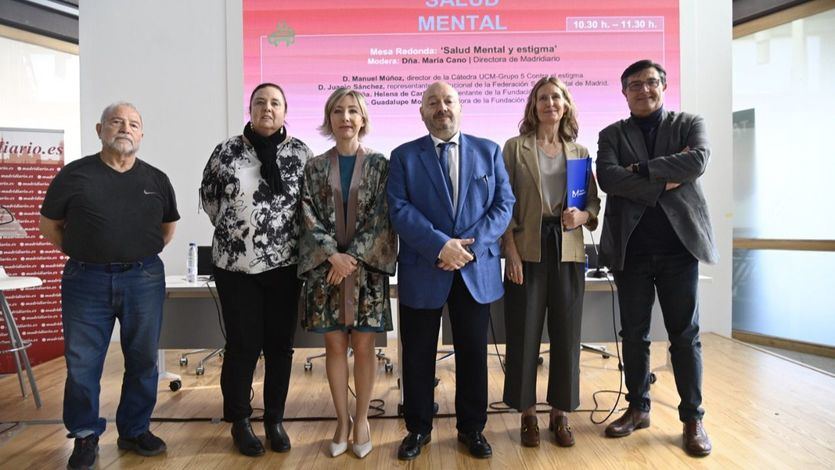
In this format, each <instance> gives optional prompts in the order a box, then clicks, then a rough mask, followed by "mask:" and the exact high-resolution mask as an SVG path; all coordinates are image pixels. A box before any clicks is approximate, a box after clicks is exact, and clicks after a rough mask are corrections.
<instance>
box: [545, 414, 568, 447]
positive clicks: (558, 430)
mask: <svg viewBox="0 0 835 470" xmlns="http://www.w3.org/2000/svg"><path fill="white" fill-rule="evenodd" d="M548 429H550V430H551V431H554V439H555V440H556V441H557V445H559V446H560V447H571V446H573V445H574V434H573V433H572V432H571V426H569V425H568V416H565V415H557V416H553V417H552V419H551V424H550V425H549V426H548Z"/></svg>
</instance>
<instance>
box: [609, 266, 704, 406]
mask: <svg viewBox="0 0 835 470" xmlns="http://www.w3.org/2000/svg"><path fill="white" fill-rule="evenodd" d="M614 277H615V284H617V287H618V304H619V306H620V323H621V331H620V336H621V338H623V369H624V376H625V382H626V388H627V390H628V392H629V393H627V395H626V400H627V401H628V402H629V406H630V407H632V408H637V409H640V410H641V411H649V409H650V398H649V346H650V341H649V330H650V319H651V317H652V305H653V304H654V303H655V292H656V291H657V292H658V303H659V304H660V305H661V312H662V314H663V317H664V326H665V327H666V329H667V335H668V337H669V339H670V358H671V361H672V364H673V375H674V377H675V382H676V389H677V390H678V395H679V397H680V398H681V402H680V404H679V406H678V414H679V419H680V420H682V421H688V420H691V419H701V418H702V416H703V415H704V410H703V409H702V408H701V404H702V343H701V340H700V339H699V302H698V283H699V262H698V261H697V260H696V259H695V258H693V256H691V255H690V253H686V252H685V253H682V254H677V255H654V256H650V255H647V256H638V255H636V256H628V257H627V258H626V262H625V263H624V266H623V270H622V271H614Z"/></svg>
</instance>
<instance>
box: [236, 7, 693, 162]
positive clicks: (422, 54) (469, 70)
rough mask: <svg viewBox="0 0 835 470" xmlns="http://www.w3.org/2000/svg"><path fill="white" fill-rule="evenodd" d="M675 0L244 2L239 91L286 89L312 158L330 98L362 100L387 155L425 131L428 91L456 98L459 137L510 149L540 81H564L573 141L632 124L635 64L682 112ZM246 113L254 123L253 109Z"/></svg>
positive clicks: (293, 124) (293, 127)
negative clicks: (658, 77) (658, 79)
mask: <svg viewBox="0 0 835 470" xmlns="http://www.w3.org/2000/svg"><path fill="white" fill-rule="evenodd" d="M678 3H679V0H645V1H643V2H640V3H634V2H629V4H628V5H627V2H623V1H619V0H596V1H588V0H585V1H565V0H562V1H550V0H548V1H546V0H376V1H373V0H364V1H351V2H333V1H323V0H305V1H296V2H274V1H270V0H244V1H243V8H244V11H243V22H244V24H243V35H244V37H243V41H244V43H243V44H244V96H243V97H242V98H243V106H244V108H245V109H246V107H247V104H248V100H249V93H250V92H251V90H252V89H253V87H254V86H255V85H257V84H258V83H261V82H264V81H270V82H275V83H278V84H279V85H281V86H282V88H284V91H285V93H286V94H287V101H288V115H287V128H288V131H289V132H290V134H291V135H295V136H296V137H299V138H301V139H302V140H303V141H305V142H306V143H307V144H308V145H310V147H311V149H312V150H313V151H314V152H315V153H317V154H318V153H322V152H324V151H325V150H327V149H328V148H330V146H331V145H332V143H331V142H330V141H328V140H326V139H325V138H323V137H321V136H320V135H319V134H318V133H317V132H316V127H317V126H319V125H320V124H321V122H322V118H323V108H324V104H325V101H326V100H327V97H328V95H329V94H330V92H331V91H332V90H333V89H335V88H337V87H341V86H349V87H353V88H355V89H357V90H361V91H362V92H364V93H365V95H366V97H367V99H368V104H369V113H370V117H371V123H372V131H371V133H370V134H369V135H368V136H366V137H365V143H366V144H367V145H368V146H369V147H372V148H375V149H377V150H379V151H382V152H384V153H386V154H388V153H389V152H390V151H391V150H392V149H393V148H394V147H396V146H397V145H399V144H401V143H404V142H407V141H409V140H412V139H415V138H417V137H419V136H421V135H425V134H426V133H427V131H426V128H425V127H424V126H423V122H422V121H421V120H420V114H419V110H418V108H419V106H420V98H421V94H422V92H423V90H424V89H425V88H426V87H427V85H428V84H430V83H432V82H434V81H437V80H445V81H448V82H450V83H451V84H452V85H453V86H455V87H456V89H457V90H458V92H459V93H460V95H461V102H462V113H463V117H462V125H461V129H462V131H463V132H465V133H469V134H474V135H478V136H481V137H487V138H490V139H492V140H494V141H496V142H497V143H498V144H499V145H502V144H504V141H505V140H507V139H508V138H510V137H512V136H514V135H517V134H518V124H519V121H520V119H521V118H522V112H523V109H524V105H525V101H526V99H527V95H528V93H529V91H530V88H531V86H532V85H533V84H534V83H535V82H536V81H537V80H538V79H539V78H540V77H542V76H543V75H556V76H557V77H559V78H560V79H562V80H563V81H564V82H565V83H566V84H567V85H568V88H569V90H570V91H571V93H572V94H573V96H574V99H575V102H576V104H577V107H578V110H579V122H580V135H579V138H578V142H579V143H581V144H583V145H585V146H587V147H589V150H590V152H591V154H592V156H594V155H595V153H596V147H597V134H598V132H599V131H600V129H602V128H603V127H605V126H606V125H608V124H610V123H612V122H614V121H616V120H618V119H622V118H625V117H627V116H628V114H629V110H628V108H627V106H626V101H625V99H624V97H623V95H622V94H621V86H620V74H621V73H622V72H623V70H624V69H625V68H626V67H627V66H628V65H629V64H631V63H632V62H634V61H636V60H639V59H652V60H654V61H656V62H659V63H661V64H662V65H664V66H665V68H666V69H667V73H668V77H667V80H668V89H667V93H666V102H665V106H666V107H667V108H668V109H676V110H677V109H678V108H679V100H680V96H679V10H678ZM244 114H245V116H248V114H247V113H246V112H245V113H244Z"/></svg>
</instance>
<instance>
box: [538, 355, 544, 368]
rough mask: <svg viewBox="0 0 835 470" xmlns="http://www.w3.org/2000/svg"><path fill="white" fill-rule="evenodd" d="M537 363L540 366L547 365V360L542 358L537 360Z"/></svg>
mask: <svg viewBox="0 0 835 470" xmlns="http://www.w3.org/2000/svg"><path fill="white" fill-rule="evenodd" d="M536 363H537V364H539V365H540V366H541V365H542V364H544V363H545V359H544V358H543V357H542V356H539V357H537V358H536Z"/></svg>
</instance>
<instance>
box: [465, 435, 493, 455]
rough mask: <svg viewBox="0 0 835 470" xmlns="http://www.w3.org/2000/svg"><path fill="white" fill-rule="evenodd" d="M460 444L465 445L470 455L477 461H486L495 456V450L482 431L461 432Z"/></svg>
mask: <svg viewBox="0 0 835 470" xmlns="http://www.w3.org/2000/svg"><path fill="white" fill-rule="evenodd" d="M458 442H462V443H464V444H465V445H466V446H467V449H469V451H470V455H472V456H473V457H475V458H477V459H486V458H489V457H491V456H492V455H493V448H492V447H490V443H489V442H487V438H486V437H484V434H482V433H481V431H472V432H459V433H458Z"/></svg>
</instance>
